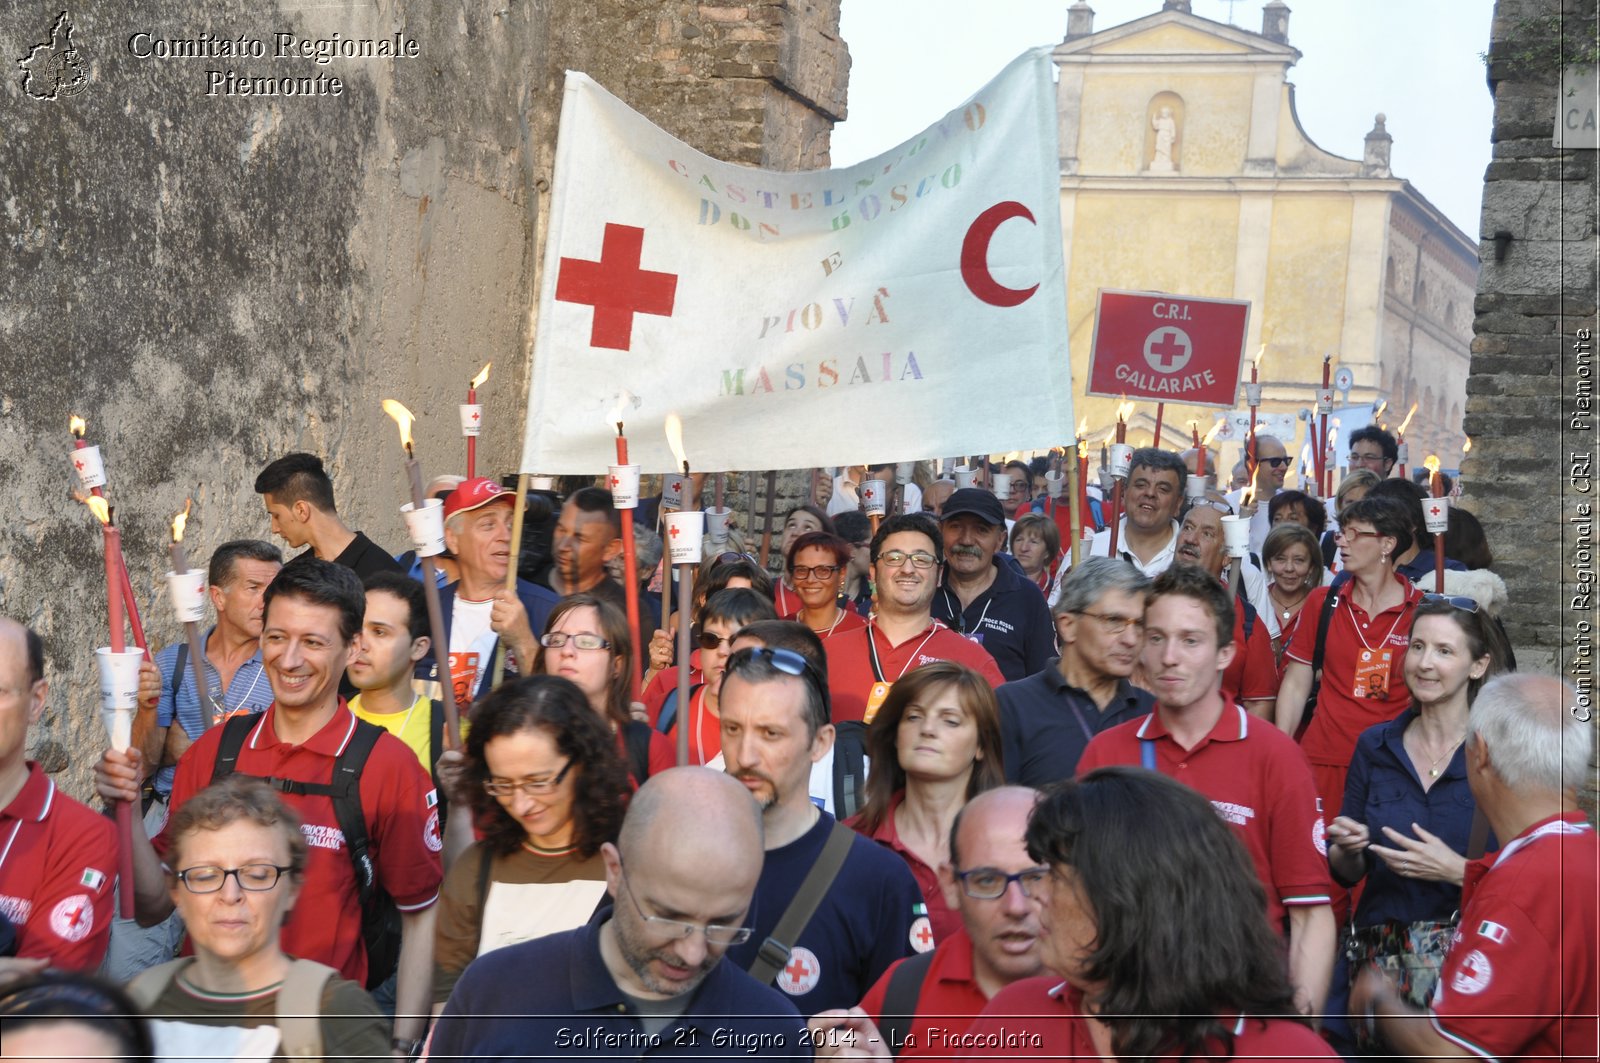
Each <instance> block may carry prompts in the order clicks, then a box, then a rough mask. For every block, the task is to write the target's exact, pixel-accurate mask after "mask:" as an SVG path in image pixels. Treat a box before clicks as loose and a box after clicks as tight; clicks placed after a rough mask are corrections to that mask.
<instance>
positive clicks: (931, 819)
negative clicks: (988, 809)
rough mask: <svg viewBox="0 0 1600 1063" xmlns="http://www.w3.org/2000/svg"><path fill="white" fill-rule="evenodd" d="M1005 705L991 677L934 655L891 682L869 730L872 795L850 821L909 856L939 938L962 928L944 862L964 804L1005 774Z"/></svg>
mask: <svg viewBox="0 0 1600 1063" xmlns="http://www.w3.org/2000/svg"><path fill="white" fill-rule="evenodd" d="M1000 757H1001V753H1000V710H999V708H998V707H997V705H996V702H995V698H994V691H993V690H992V689H991V688H990V686H989V682H988V680H986V679H984V678H983V676H981V675H979V674H978V673H977V672H974V671H973V670H972V669H970V668H968V667H966V666H965V665H960V664H957V663H955V662H954V661H934V662H932V663H929V664H925V665H923V666H922V667H920V668H914V669H912V670H911V671H909V672H907V673H906V674H905V675H904V676H903V677H901V678H900V679H898V680H896V681H895V684H894V687H893V688H892V689H891V690H890V691H889V696H888V697H887V698H886V699H885V700H884V702H883V706H882V707H881V708H879V709H878V714H877V716H875V717H874V718H873V720H872V724H871V726H870V727H868V729H867V762H868V763H869V764H870V765H872V770H871V771H870V772H869V773H868V774H867V800H866V804H865V805H864V806H862V809H861V812H860V814H859V815H857V816H856V817H855V818H854V819H851V820H850V821H849V823H848V824H847V825H848V826H851V827H854V828H855V829H856V830H858V831H860V832H861V833H862V834H864V835H866V836H867V837H869V838H872V839H873V840H875V841H877V842H878V843H879V844H881V845H884V846H887V847H888V848H890V849H892V850H894V851H895V852H896V853H898V854H900V856H901V857H902V858H903V859H904V860H905V862H906V864H907V865H908V866H909V867H910V868H911V875H912V877H913V878H915V879H916V880H917V885H918V886H919V887H921V889H922V896H923V898H924V899H925V900H926V902H927V906H928V922H929V923H930V924H931V926H932V929H933V937H934V941H935V942H939V941H943V940H944V939H945V938H946V937H948V936H949V935H950V934H952V933H953V932H955V930H956V929H957V928H958V927H960V926H961V915H960V913H959V912H955V911H952V910H951V909H950V908H949V907H947V906H946V905H945V903H944V892H943V890H942V888H941V887H940V885H939V875H938V868H939V865H940V864H943V863H946V862H948V861H949V859H950V825H951V824H952V823H953V822H955V818H956V813H957V812H959V811H961V806H962V805H965V804H966V803H967V802H968V801H970V800H972V799H973V798H974V797H976V796H977V795H978V794H980V793H982V792H983V791H985V790H988V789H991V788H992V787H996V786H1000V785H1002V784H1004V782H1005V769H1004V766H1003V765H1002V764H1001V760H1000Z"/></svg>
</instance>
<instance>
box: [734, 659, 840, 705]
mask: <svg viewBox="0 0 1600 1063" xmlns="http://www.w3.org/2000/svg"><path fill="white" fill-rule="evenodd" d="M757 661H762V662H764V663H766V664H768V665H770V666H772V667H773V668H775V669H776V670H778V671H780V672H782V673H783V674H784V675H792V676H794V677H795V678H797V679H804V680H805V681H806V682H807V683H810V684H811V689H812V690H813V691H814V692H815V693H816V694H817V696H818V697H820V698H821V699H822V707H823V709H825V710H826V711H827V714H828V718H829V719H832V718H833V700H832V699H831V698H830V697H829V696H828V681H827V680H826V679H824V678H822V673H821V672H819V671H817V668H816V666H815V665H813V664H812V663H811V662H810V661H809V660H808V659H807V658H806V657H805V655H804V654H800V653H796V652H795V651H794V650H786V649H783V648H782V647H780V646H746V647H745V648H744V649H742V650H740V651H739V652H738V653H736V654H734V655H733V656H732V657H729V658H728V671H727V673H726V674H727V675H734V674H736V673H739V672H742V671H743V670H744V669H746V668H748V667H750V666H751V665H753V664H755V662H757Z"/></svg>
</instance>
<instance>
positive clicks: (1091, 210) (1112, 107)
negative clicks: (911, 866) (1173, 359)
mask: <svg viewBox="0 0 1600 1063" xmlns="http://www.w3.org/2000/svg"><path fill="white" fill-rule="evenodd" d="M1288 21H1289V9H1288V7H1287V6H1286V5H1285V4H1283V3H1282V2H1281V0H1272V2H1270V3H1268V4H1266V5H1265V7H1264V9H1263V12H1262V28H1261V32H1259V33H1257V32H1252V31H1249V30H1245V29H1241V28H1238V27H1235V26H1230V25H1226V24H1223V23H1219V22H1214V21H1211V20H1209V19H1205V18H1201V17H1198V16H1195V15H1193V14H1192V13H1190V11H1189V10H1188V4H1187V3H1184V2H1182V0H1168V2H1167V4H1166V6H1165V8H1164V9H1163V10H1161V11H1158V12H1156V13H1153V14H1151V15H1149V16H1146V17H1144V18H1141V19H1137V20H1135V21H1133V22H1129V23H1124V24H1122V25H1120V26H1115V27H1111V28H1108V29H1105V30H1102V31H1100V32H1095V31H1094V29H1093V12H1092V10H1091V9H1090V7H1089V5H1088V4H1086V3H1082V2H1080V3H1077V4H1074V5H1073V7H1072V8H1071V9H1070V10H1069V12H1068V30H1067V36H1066V39H1065V40H1064V41H1063V42H1062V43H1061V44H1060V45H1059V46H1057V47H1056V49H1055V51H1054V59H1055V63H1056V66H1057V68H1058V71H1059V83H1058V88H1057V97H1058V98H1057V104H1058V116H1059V133H1060V144H1061V221H1062V230H1063V237H1064V247H1065V255H1066V267H1067V300H1068V301H1067V312H1068V323H1069V327H1070V329H1071V341H1070V342H1071V351H1072V359H1073V373H1074V380H1075V381H1077V382H1078V384H1077V388H1078V391H1079V396H1080V399H1079V401H1080V403H1081V406H1080V413H1081V415H1082V416H1084V417H1085V418H1086V420H1087V423H1088V426H1089V431H1088V434H1087V438H1088V439H1090V440H1096V441H1097V440H1098V439H1100V438H1103V437H1104V435H1105V433H1106V431H1107V429H1108V428H1109V427H1110V426H1111V425H1112V424H1113V423H1114V417H1115V413H1114V411H1115V408H1116V406H1117V404H1118V400H1117V399H1115V398H1088V399H1086V400H1085V399H1082V398H1081V395H1082V388H1083V383H1082V382H1083V381H1085V380H1087V379H1088V368H1089V352H1090V348H1091V340H1092V337H1093V333H1094V324H1095V303H1096V295H1097V292H1098V291H1099V290H1100V289H1123V290H1141V291H1162V292H1170V293H1174V294H1181V295H1188V296H1204V297H1214V298H1224V299H1238V300H1247V301H1248V302H1249V303H1250V317H1249V329H1248V335H1247V337H1246V341H1245V348H1244V353H1245V358H1246V361H1247V362H1248V359H1249V358H1252V357H1254V356H1255V355H1256V354H1257V352H1261V351H1263V345H1264V353H1263V354H1262V361H1261V365H1260V375H1261V380H1262V383H1263V389H1262V390H1263V406H1262V409H1263V412H1267V413H1275V414H1280V415H1285V414H1286V415H1296V414H1298V413H1299V412H1300V411H1301V410H1305V409H1311V408H1314V407H1315V405H1316V389H1317V387H1318V386H1319V385H1320V383H1321V378H1322V363H1323V358H1324V356H1325V355H1331V356H1332V363H1333V366H1334V367H1335V368H1338V367H1344V368H1347V369H1349V370H1350V376H1351V378H1352V379H1353V386H1352V387H1351V388H1350V390H1349V391H1348V393H1347V394H1341V395H1339V396H1337V398H1336V406H1350V407H1355V408H1357V409H1358V410H1360V411H1361V413H1360V414H1359V415H1358V414H1356V411H1352V417H1351V423H1352V424H1359V423H1361V421H1363V420H1364V419H1365V412H1364V411H1365V410H1367V409H1370V408H1371V407H1372V406H1373V405H1374V404H1375V403H1377V402H1380V401H1383V400H1387V406H1386V408H1384V409H1383V410H1382V411H1381V412H1380V413H1379V414H1378V416H1377V418H1376V420H1377V421H1378V422H1380V423H1386V424H1387V426H1388V428H1389V429H1390V430H1391V431H1393V430H1395V429H1396V428H1397V427H1398V426H1399V422H1400V421H1401V420H1403V419H1404V417H1405V416H1406V413H1407V411H1409V409H1410V407H1411V405H1412V404H1413V403H1415V404H1416V405H1417V410H1416V414H1415V416H1414V418H1413V419H1412V422H1411V425H1410V427H1409V428H1408V429H1407V431H1406V439H1407V443H1408V444H1409V449H1410V451H1411V453H1412V455H1413V458H1412V461H1413V463H1414V464H1420V463H1421V461H1422V458H1423V455H1424V454H1425V453H1438V454H1439V455H1440V457H1441V461H1442V464H1443V465H1444V466H1445V467H1446V468H1451V467H1454V466H1456V465H1458V464H1459V455H1460V450H1461V446H1462V444H1463V442H1464V441H1465V437H1464V436H1463V435H1462V434H1461V417H1462V410H1463V407H1464V406H1465V404H1466V379H1467V371H1468V363H1469V359H1470V354H1469V347H1468V345H1469V343H1470V342H1471V338H1472V303H1473V294H1474V290H1475V288H1476V283H1477V255H1478V250H1477V245H1476V243H1475V242H1474V241H1473V240H1471V239H1469V238H1468V237H1467V236H1466V235H1465V234H1464V233H1462V232H1461V231H1460V230H1459V229H1457V228H1456V227H1455V226H1454V225H1453V224H1452V223H1451V222H1450V221H1449V220H1448V219H1447V218H1446V217H1445V216H1444V215H1443V214H1442V213H1441V212H1440V211H1439V210H1438V209H1437V208H1436V207H1434V206H1433V205H1432V204H1431V203H1429V202H1428V200H1427V199H1426V198H1424V197H1423V196H1422V194H1421V193H1420V192H1418V191H1417V190H1416V189H1415V188H1413V187H1412V186H1411V185H1410V184H1409V183H1408V182H1406V181H1405V180H1403V179H1401V178H1398V177H1395V176H1393V175H1392V174H1391V172H1390V170H1389V147H1390V143H1391V138H1390V137H1389V135H1388V133H1387V132H1386V131H1385V130H1384V128H1383V120H1382V116H1381V115H1380V116H1378V117H1377V120H1376V121H1375V125H1374V129H1373V131H1372V132H1371V133H1369V134H1368V135H1367V138H1366V143H1365V145H1364V152H1363V158H1361V159H1347V158H1342V157H1340V156H1338V155H1334V154H1332V153H1330V152H1328V151H1325V150H1323V149H1322V148H1320V147H1318V146H1317V145H1316V143H1315V142H1313V140H1312V139H1311V137H1310V136H1309V135H1308V134H1307V132H1306V130H1304V129H1303V128H1302V127H1301V125H1300V122H1299V119H1298V118H1297V116H1296V114H1295V105H1294V92H1295V90H1294V86H1293V85H1292V84H1291V83H1290V82H1289V81H1288V73H1289V68H1290V67H1291V66H1293V65H1294V63H1295V62H1296V61H1297V60H1298V59H1299V58H1300V52H1299V51H1298V50H1296V49H1295V48H1294V47H1292V46H1291V45H1290V44H1289V43H1288ZM1245 378H1247V371H1246V377H1245ZM1237 408H1238V409H1241V410H1242V409H1243V398H1242V396H1241V398H1240V405H1239V406H1238V407H1237ZM1155 413H1156V410H1155V406H1154V404H1153V403H1151V402H1148V401H1145V402H1141V403H1140V404H1139V406H1138V408H1137V411H1136V413H1135V415H1134V417H1133V419H1132V420H1131V422H1130V436H1131V441H1132V442H1134V443H1135V444H1136V445H1144V444H1146V443H1148V442H1149V441H1150V439H1151V431H1152V429H1153V428H1154V421H1155ZM1215 417H1216V411H1215V410H1212V409H1200V408H1195V407H1184V406H1175V405H1169V406H1168V407H1167V408H1166V411H1165V425H1164V429H1163V439H1162V442H1163V444H1164V445H1166V446H1168V447H1170V448H1181V447H1183V446H1186V445H1187V443H1185V442H1184V440H1186V439H1188V438H1189V427H1188V425H1189V422H1190V420H1191V419H1195V420H1198V421H1199V424H1200V426H1201V428H1200V430H1201V431H1202V432H1204V431H1205V429H1206V426H1209V425H1210V424H1211V423H1212V422H1213V421H1214V420H1215ZM1294 427H1295V430H1296V438H1294V439H1293V440H1289V439H1285V443H1286V445H1288V446H1289V449H1290V453H1291V454H1292V455H1298V454H1300V453H1301V448H1302V446H1303V445H1304V444H1305V442H1306V439H1307V437H1306V435H1305V425H1304V423H1303V422H1301V421H1298V420H1297V421H1295V423H1294ZM1345 449H1346V448H1345V447H1344V446H1343V445H1342V444H1340V445H1338V447H1337V454H1338V463H1340V464H1342V462H1343V455H1344V453H1345ZM1237 455H1238V449H1237V447H1236V446H1235V447H1232V448H1227V449H1225V456H1228V457H1229V459H1230V461H1231V458H1232V457H1237Z"/></svg>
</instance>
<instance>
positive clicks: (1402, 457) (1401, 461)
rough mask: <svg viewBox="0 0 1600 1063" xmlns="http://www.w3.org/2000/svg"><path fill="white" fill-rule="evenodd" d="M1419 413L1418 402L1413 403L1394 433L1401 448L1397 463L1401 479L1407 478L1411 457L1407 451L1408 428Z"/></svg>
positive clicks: (1396, 442) (1397, 444) (1396, 443)
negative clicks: (1408, 462)
mask: <svg viewBox="0 0 1600 1063" xmlns="http://www.w3.org/2000/svg"><path fill="white" fill-rule="evenodd" d="M1416 415H1417V404H1416V403H1414V402H1413V403H1412V404H1411V409H1409V410H1407V411H1406V419H1405V420H1403V421H1401V422H1400V428H1399V429H1398V430H1397V431H1396V432H1395V434H1394V441H1395V445H1396V446H1397V447H1398V448H1399V455H1398V457H1397V459H1396V461H1395V464H1396V465H1398V466H1399V467H1400V479H1402V480H1404V479H1405V478H1406V461H1407V459H1409V458H1410V457H1411V455H1410V454H1408V453H1407V449H1408V448H1407V447H1406V429H1407V428H1410V427H1411V418H1413V417H1415V416H1416Z"/></svg>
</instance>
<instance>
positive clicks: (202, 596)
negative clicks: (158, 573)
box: [167, 568, 206, 624]
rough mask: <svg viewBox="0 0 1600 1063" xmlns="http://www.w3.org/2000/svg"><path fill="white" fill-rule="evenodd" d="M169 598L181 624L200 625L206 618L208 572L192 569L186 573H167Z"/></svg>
mask: <svg viewBox="0 0 1600 1063" xmlns="http://www.w3.org/2000/svg"><path fill="white" fill-rule="evenodd" d="M167 596H168V597H170V598H171V599H172V610H173V612H175V613H177V614H178V623H180V624H198V623H199V622H200V621H202V620H204V619H205V618H206V572H205V569H202V568H191V569H190V570H189V571H187V572H184V573H177V572H168V573H167Z"/></svg>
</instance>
